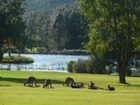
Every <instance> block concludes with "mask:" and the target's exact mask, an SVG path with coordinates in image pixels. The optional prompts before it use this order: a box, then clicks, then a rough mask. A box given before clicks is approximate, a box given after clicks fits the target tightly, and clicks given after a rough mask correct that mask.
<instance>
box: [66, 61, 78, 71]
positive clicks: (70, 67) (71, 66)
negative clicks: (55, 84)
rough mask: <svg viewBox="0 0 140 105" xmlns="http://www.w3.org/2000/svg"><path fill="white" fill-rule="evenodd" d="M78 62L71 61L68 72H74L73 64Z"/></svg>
mask: <svg viewBox="0 0 140 105" xmlns="http://www.w3.org/2000/svg"><path fill="white" fill-rule="evenodd" d="M75 62H76V61H70V62H69V63H68V65H67V66H68V72H70V73H71V72H73V64H74V63H75Z"/></svg>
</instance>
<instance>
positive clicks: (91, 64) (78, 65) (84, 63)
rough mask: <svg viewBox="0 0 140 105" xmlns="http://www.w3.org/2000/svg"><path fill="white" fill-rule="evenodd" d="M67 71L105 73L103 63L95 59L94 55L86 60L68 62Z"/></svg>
mask: <svg viewBox="0 0 140 105" xmlns="http://www.w3.org/2000/svg"><path fill="white" fill-rule="evenodd" d="M67 66H68V72H75V73H106V72H105V67H104V64H103V63H100V62H98V63H97V61H96V60H95V58H94V57H90V59H88V60H81V59H79V60H78V61H71V62H69V63H68V65H67Z"/></svg>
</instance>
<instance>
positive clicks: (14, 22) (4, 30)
mask: <svg viewBox="0 0 140 105" xmlns="http://www.w3.org/2000/svg"><path fill="white" fill-rule="evenodd" d="M23 1H24V0H0V49H2V45H3V44H4V41H5V40H9V39H10V40H12V39H14V38H16V37H20V36H21V35H22V34H21V33H24V28H25V27H24V22H23V21H22V14H23V10H24V9H23V7H22V3H23ZM0 52H1V51H0ZM0 56H2V54H0ZM0 58H2V57H0Z"/></svg>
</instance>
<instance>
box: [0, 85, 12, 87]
mask: <svg viewBox="0 0 140 105" xmlns="http://www.w3.org/2000/svg"><path fill="white" fill-rule="evenodd" d="M0 87H11V85H0Z"/></svg>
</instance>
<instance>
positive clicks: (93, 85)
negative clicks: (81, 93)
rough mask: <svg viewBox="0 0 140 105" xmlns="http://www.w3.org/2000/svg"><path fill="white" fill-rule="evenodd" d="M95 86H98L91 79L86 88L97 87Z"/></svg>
mask: <svg viewBox="0 0 140 105" xmlns="http://www.w3.org/2000/svg"><path fill="white" fill-rule="evenodd" d="M97 88H98V87H97V86H95V84H94V83H93V82H92V81H90V83H89V84H88V89H97Z"/></svg>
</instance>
